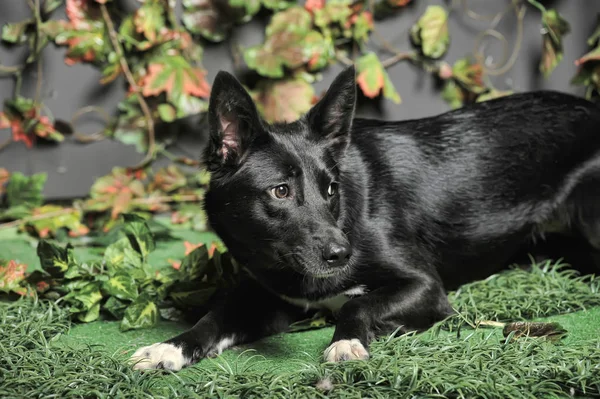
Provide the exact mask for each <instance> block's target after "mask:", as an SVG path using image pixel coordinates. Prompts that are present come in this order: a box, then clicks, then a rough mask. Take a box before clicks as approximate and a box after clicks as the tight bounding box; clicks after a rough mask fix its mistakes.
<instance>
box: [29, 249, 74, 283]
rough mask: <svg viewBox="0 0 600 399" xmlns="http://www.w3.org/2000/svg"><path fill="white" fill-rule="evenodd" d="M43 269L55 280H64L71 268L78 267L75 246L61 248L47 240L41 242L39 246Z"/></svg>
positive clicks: (38, 250) (38, 251)
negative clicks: (74, 252) (74, 251)
mask: <svg viewBox="0 0 600 399" xmlns="http://www.w3.org/2000/svg"><path fill="white" fill-rule="evenodd" d="M37 255H38V257H39V258H40V264H41V266H42V269H43V270H44V271H45V272H46V273H48V274H49V275H50V276H52V277H53V278H62V277H64V275H65V273H66V272H67V270H68V269H69V268H70V267H73V266H76V265H77V263H76V261H75V257H74V254H73V246H71V244H67V245H66V246H65V248H61V247H60V246H58V245H56V244H52V243H50V242H49V241H46V240H40V242H39V243H38V246H37Z"/></svg>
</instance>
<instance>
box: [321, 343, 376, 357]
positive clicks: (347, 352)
mask: <svg viewBox="0 0 600 399" xmlns="http://www.w3.org/2000/svg"><path fill="white" fill-rule="evenodd" d="M323 357H324V358H325V361H326V362H343V361H345V360H367V359H368V358H369V352H367V350H366V349H365V347H364V346H363V345H362V344H361V343H360V341H359V340H358V339H356V338H355V339H341V340H339V341H336V342H334V343H333V344H331V345H329V347H328V348H327V349H325V352H323Z"/></svg>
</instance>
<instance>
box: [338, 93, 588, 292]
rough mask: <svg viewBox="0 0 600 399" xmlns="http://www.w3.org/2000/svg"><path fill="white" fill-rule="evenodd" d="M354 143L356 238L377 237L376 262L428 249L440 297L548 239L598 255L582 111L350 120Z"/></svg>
mask: <svg viewBox="0 0 600 399" xmlns="http://www.w3.org/2000/svg"><path fill="white" fill-rule="evenodd" d="M352 143H353V145H352V146H351V151H349V152H348V153H347V157H346V158H345V160H346V162H345V163H342V165H344V167H345V170H347V171H348V173H347V174H346V175H345V176H347V179H348V182H347V183H346V184H348V185H351V186H352V187H355V189H356V190H359V191H358V192H359V193H360V194H359V196H360V197H361V198H365V199H366V201H367V202H368V205H367V206H366V208H368V209H365V210H364V213H363V217H365V218H368V219H369V221H370V222H369V223H361V224H360V227H359V228H361V229H364V228H365V227H366V225H371V226H375V227H374V228H373V227H372V228H371V229H368V230H373V231H372V232H371V234H372V235H374V236H375V237H377V238H378V239H377V240H374V241H376V242H378V243H373V244H374V245H379V246H382V248H380V249H381V252H386V251H387V252H388V253H390V250H391V253H394V251H393V247H394V246H397V245H398V244H397V243H399V242H411V243H412V244H414V245H416V246H417V247H422V246H424V247H427V248H428V249H427V250H423V251H422V252H423V253H429V252H432V253H434V254H436V255H432V256H430V259H428V261H429V262H431V264H433V265H435V266H436V267H437V269H438V271H439V273H440V274H441V275H442V278H443V279H444V280H445V281H446V283H447V285H448V286H455V285H457V284H459V283H461V282H463V280H464V281H468V280H471V279H473V278H479V277H484V276H485V275H487V274H489V273H490V272H491V271H493V270H494V269H497V268H499V267H501V266H503V265H504V263H505V262H506V261H507V260H508V259H509V258H510V257H511V256H512V254H513V253H514V252H515V250H516V248H518V247H519V246H521V245H522V243H523V241H524V240H526V239H527V238H528V236H535V235H537V234H540V233H543V232H544V231H547V230H550V229H551V230H552V231H556V230H566V229H568V228H570V227H572V228H575V229H576V230H578V233H579V232H582V231H584V232H587V234H586V236H587V237H588V238H589V240H590V242H595V243H596V244H599V241H598V240H599V238H600V234H599V233H600V231H597V230H598V228H600V205H595V202H594V201H592V200H590V199H589V198H590V196H589V195H587V194H588V193H589V192H590V190H592V189H593V190H595V191H594V192H599V190H598V189H595V188H594V187H600V182H598V180H599V179H600V158H599V156H600V152H599V151H600V108H599V107H597V106H596V105H594V104H592V103H590V102H588V101H586V100H583V99H580V98H577V97H574V96H570V95H567V94H561V93H557V92H533V93H523V94H516V95H513V96H511V97H509V98H500V99H496V100H492V101H488V102H484V103H479V104H475V105H472V106H468V107H464V108H462V109H459V110H455V111H451V112H448V113H445V114H442V115H439V116H435V117H432V118H425V119H417V120H409V121H403V122H381V121H376V120H361V119H357V120H355V123H354V129H353V132H352ZM363 168H364V170H367V171H368V173H365V174H362V176H361V174H360V173H357V171H359V170H361V169H363ZM357 179H358V180H360V179H362V180H361V182H360V183H358V182H357V181H356V180H357ZM584 191H585V195H584V194H582V193H583V192H584ZM582 195H583V196H584V197H585V198H586V201H587V202H589V204H588V203H586V205H585V207H583V205H582V206H579V205H580V203H581V201H579V203H576V201H577V200H576V198H578V197H581V196H582ZM595 198H597V201H596V202H598V203H600V192H599V195H598V196H595ZM356 203H357V198H348V200H347V206H348V207H352V206H354V204H356ZM359 203H360V202H359ZM596 208H598V210H597V209H596ZM582 212H584V213H585V216H587V218H582V217H581V216H582V215H583V214H582ZM586 212H587V213H586ZM355 213H356V212H355ZM592 215H598V217H596V218H595V219H594V220H589V219H590V217H592ZM373 222H376V223H375V225H373ZM352 223H354V222H352ZM378 227H379V228H378ZM385 243H389V245H385ZM384 247H386V248H384ZM429 248H435V250H433V251H430V250H429ZM406 250H407V249H406V248H404V246H403V245H400V248H398V249H397V250H396V252H398V251H406ZM465 266H468V267H465ZM458 270H461V273H457V271H458ZM467 270H470V272H467Z"/></svg>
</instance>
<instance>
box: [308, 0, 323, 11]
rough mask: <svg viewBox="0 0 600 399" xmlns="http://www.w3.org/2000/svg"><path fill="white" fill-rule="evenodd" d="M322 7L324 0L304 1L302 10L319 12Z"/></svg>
mask: <svg viewBox="0 0 600 399" xmlns="http://www.w3.org/2000/svg"><path fill="white" fill-rule="evenodd" d="M323 7H325V0H306V3H304V8H306V10H307V11H310V12H313V11H314V10H320V9H322V8H323Z"/></svg>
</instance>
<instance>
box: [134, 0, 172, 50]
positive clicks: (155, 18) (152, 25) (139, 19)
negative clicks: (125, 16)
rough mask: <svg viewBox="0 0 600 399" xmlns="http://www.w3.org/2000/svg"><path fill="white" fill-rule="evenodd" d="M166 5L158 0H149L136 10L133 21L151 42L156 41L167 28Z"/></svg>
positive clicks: (138, 30)
mask: <svg viewBox="0 0 600 399" xmlns="http://www.w3.org/2000/svg"><path fill="white" fill-rule="evenodd" d="M164 11H165V8H164V5H163V4H161V3H160V2H158V1H151V0H147V1H145V2H144V4H142V6H141V7H140V8H138V9H137V11H136V12H135V16H134V18H133V23H134V25H135V28H136V31H137V32H138V33H143V35H144V36H145V37H146V39H148V40H149V41H150V42H155V41H156V39H157V36H158V35H160V33H161V31H162V30H163V29H165V22H166V21H165V16H164Z"/></svg>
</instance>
